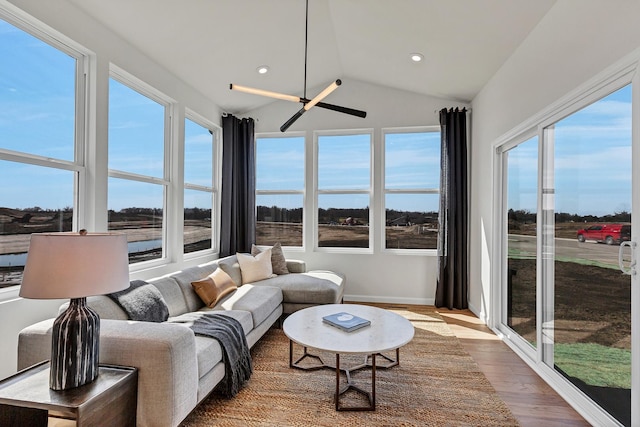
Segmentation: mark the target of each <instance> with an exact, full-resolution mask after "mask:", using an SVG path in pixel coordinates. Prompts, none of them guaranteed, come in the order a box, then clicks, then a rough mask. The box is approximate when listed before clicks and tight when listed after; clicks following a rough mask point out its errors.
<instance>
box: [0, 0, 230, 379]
mask: <svg viewBox="0 0 640 427" xmlns="http://www.w3.org/2000/svg"><path fill="white" fill-rule="evenodd" d="M14 5H15V6H17V8H16V7H14ZM0 8H2V9H4V10H7V11H9V12H10V13H13V14H15V15H17V16H18V17H20V18H24V19H25V20H26V21H27V22H30V23H32V22H35V21H40V23H38V25H39V27H41V28H44V27H46V26H48V27H51V28H52V29H53V31H54V32H58V33H60V35H61V38H63V39H64V38H68V39H70V40H71V41H73V42H74V43H73V45H75V44H79V45H81V46H82V47H84V48H85V49H87V50H88V51H90V52H91V53H92V61H94V63H93V67H94V68H93V72H92V74H91V75H90V76H89V80H90V84H89V87H90V92H91V93H92V97H93V100H94V101H93V102H92V103H90V104H89V122H90V125H89V130H88V131H89V139H90V140H91V141H92V142H90V147H89V152H90V155H89V160H88V162H89V165H90V166H91V168H92V171H93V172H94V173H95V175H94V176H92V177H91V180H90V182H89V186H92V188H90V189H89V191H88V194H87V197H88V198H89V203H88V204H89V206H87V210H86V215H85V217H84V218H81V221H84V223H83V224H82V225H83V226H84V227H85V228H87V229H89V230H95V231H100V230H105V229H106V227H107V216H106V215H107V209H106V206H107V192H106V183H107V179H106V174H107V158H106V152H107V151H106V143H107V128H108V124H107V123H108V118H107V112H108V104H107V100H108V79H109V64H110V63H113V64H115V65H117V66H118V67H120V68H121V69H123V70H125V71H127V72H128V73H131V74H132V75H134V76H135V77H137V78H138V79H141V80H143V81H145V82H146V83H148V84H149V85H151V86H153V87H154V88H155V89H157V90H159V91H160V92H163V93H164V94H166V95H167V96H169V97H171V98H172V99H174V100H175V101H176V102H177V108H176V111H175V116H176V120H177V122H178V123H180V122H181V121H182V120H183V119H184V114H185V108H189V109H191V110H192V111H194V112H196V113H198V114H199V115H201V116H203V117H205V118H207V119H209V120H210V121H212V122H213V123H219V122H220V115H221V110H220V109H219V108H218V106H216V105H215V104H214V103H213V102H211V101H210V100H208V99H206V98H205V97H204V96H202V95H201V94H200V93H198V92H197V91H196V90H195V89H193V88H191V87H190V86H189V85H187V84H185V83H184V82H182V81H180V80H178V79H177V78H176V77H175V76H173V75H172V74H170V73H169V72H167V71H166V70H165V69H163V68H162V67H160V66H159V65H158V64H156V63H154V62H153V61H151V60H150V59H149V58H147V57H146V56H145V55H144V54H143V53H141V52H140V51H138V50H137V49H136V48H134V47H133V46H131V45H129V44H128V43H127V42H125V41H124V40H122V39H120V38H119V37H118V36H116V35H115V34H113V33H111V32H109V31H108V30H106V29H105V28H104V27H103V26H102V25H101V24H99V23H98V22H96V21H95V20H93V19H92V18H90V17H89V16H87V15H85V14H84V13H83V12H81V11H80V10H78V9H77V8H75V7H74V6H73V5H70V4H68V3H67V2H66V1H64V0H58V1H54V2H49V1H45V2H41V1H35V2H34V1H29V0H13V1H11V3H8V2H7V1H5V0H0ZM24 12H27V13H26V14H25V13H24ZM34 18H35V19H34ZM42 23H44V24H46V25H44V26H43V25H42ZM179 214H180V215H181V213H179ZM175 261H177V262H178V261H179V260H175ZM195 262H196V261H192V263H195ZM175 265H176V264H174V265H173V266H168V267H165V268H164V269H160V270H156V271H148V272H139V273H137V276H139V277H140V278H142V277H144V276H146V277H150V276H157V275H160V274H161V273H163V272H167V271H170V270H175V269H176V267H175ZM59 305H60V301H37V300H23V299H21V298H18V297H17V290H15V289H10V290H3V291H2V292H0V327H1V329H0V343H2V352H0V378H3V377H6V376H8V375H10V374H12V373H13V372H15V368H16V366H17V357H16V351H17V350H16V348H17V346H16V344H17V334H18V332H19V331H20V330H21V329H22V328H24V327H25V326H28V325H30V324H33V323H35V322H37V321H40V320H43V319H46V318H50V317H53V316H54V315H56V314H57V312H58V307H59Z"/></svg>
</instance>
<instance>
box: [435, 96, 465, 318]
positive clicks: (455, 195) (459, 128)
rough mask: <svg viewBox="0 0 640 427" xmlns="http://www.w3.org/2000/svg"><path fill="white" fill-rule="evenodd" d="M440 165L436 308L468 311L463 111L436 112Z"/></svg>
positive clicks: (444, 110)
mask: <svg viewBox="0 0 640 427" xmlns="http://www.w3.org/2000/svg"><path fill="white" fill-rule="evenodd" d="M440 129H441V165H440V174H441V175H440V213H439V218H438V223H439V224H438V225H439V226H438V265H439V270H438V281H437V285H436V297H435V305H436V307H447V308H449V309H454V308H456V309H465V308H468V288H469V258H468V228H469V227H468V223H469V219H468V181H467V180H468V170H467V118H466V109H464V108H463V109H462V110H459V109H457V108H456V109H455V110H454V109H449V110H447V109H442V110H441V111H440Z"/></svg>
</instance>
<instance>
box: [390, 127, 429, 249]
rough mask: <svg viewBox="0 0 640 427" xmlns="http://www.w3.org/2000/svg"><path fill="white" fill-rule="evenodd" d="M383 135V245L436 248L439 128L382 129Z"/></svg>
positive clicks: (402, 247)
mask: <svg viewBox="0 0 640 427" xmlns="http://www.w3.org/2000/svg"><path fill="white" fill-rule="evenodd" d="M383 135H384V149H385V151H384V152H385V156H384V159H385V167H384V177H385V189H384V193H385V198H384V203H385V248H386V249H436V246H437V234H438V208H439V203H440V196H439V192H440V190H439V188H440V132H439V129H438V128H423V129H419V130H402V131H397V130H385V131H383Z"/></svg>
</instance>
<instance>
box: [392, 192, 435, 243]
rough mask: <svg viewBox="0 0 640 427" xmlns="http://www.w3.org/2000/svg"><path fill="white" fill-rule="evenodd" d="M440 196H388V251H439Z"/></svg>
mask: <svg viewBox="0 0 640 427" xmlns="http://www.w3.org/2000/svg"><path fill="white" fill-rule="evenodd" d="M439 203H440V197H439V195H438V194H387V196H386V197H385V207H386V224H387V226H386V227H385V236H386V239H385V240H386V248H387V249H436V248H437V246H438V239H437V238H438V209H439Z"/></svg>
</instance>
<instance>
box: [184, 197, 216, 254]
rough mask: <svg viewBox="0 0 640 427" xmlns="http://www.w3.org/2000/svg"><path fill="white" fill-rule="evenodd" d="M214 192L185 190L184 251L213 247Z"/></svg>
mask: <svg viewBox="0 0 640 427" xmlns="http://www.w3.org/2000/svg"><path fill="white" fill-rule="evenodd" d="M211 206H213V193H209V192H206V191H197V190H184V232H183V235H184V253H185V254H186V253H190V252H196V251H202V250H205V249H211V247H212V246H211Z"/></svg>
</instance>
